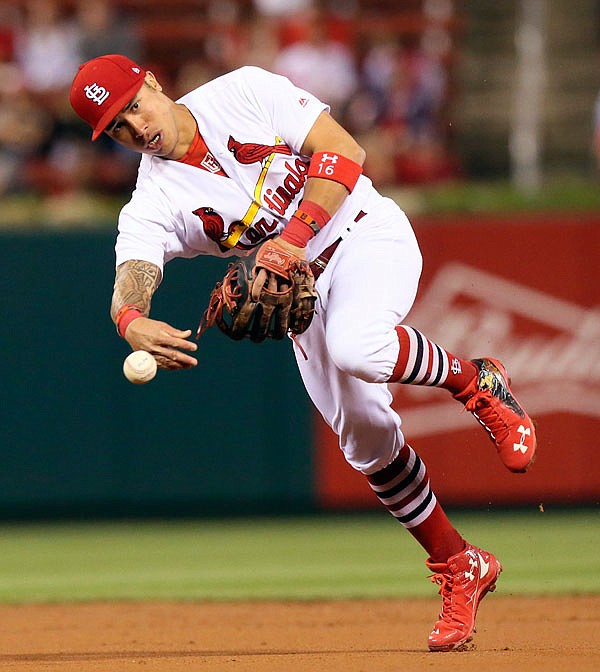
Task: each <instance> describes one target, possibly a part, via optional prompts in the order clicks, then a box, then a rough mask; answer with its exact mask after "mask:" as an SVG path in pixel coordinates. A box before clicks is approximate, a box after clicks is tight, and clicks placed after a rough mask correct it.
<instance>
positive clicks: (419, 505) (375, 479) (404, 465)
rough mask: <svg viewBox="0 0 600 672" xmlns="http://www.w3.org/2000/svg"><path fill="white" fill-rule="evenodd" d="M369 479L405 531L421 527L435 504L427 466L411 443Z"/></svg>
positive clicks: (378, 495)
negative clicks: (417, 526)
mask: <svg viewBox="0 0 600 672" xmlns="http://www.w3.org/2000/svg"><path fill="white" fill-rule="evenodd" d="M367 480H368V481H369V485H370V486H371V488H372V490H373V491H374V492H375V494H376V495H377V497H378V498H379V500H380V501H381V503H382V504H383V505H384V506H385V507H386V509H387V510H388V511H389V512H390V513H391V514H392V516H394V518H396V519H397V520H398V521H399V522H400V523H402V525H404V527H406V528H411V527H415V526H416V525H419V524H421V523H422V522H423V521H424V520H425V519H426V518H427V517H428V516H429V515H430V514H431V512H432V511H433V509H434V507H435V505H436V498H435V495H434V493H433V491H432V490H431V488H430V487H429V477H428V475H427V469H426V468H425V463H424V462H423V461H422V460H421V458H420V457H419V456H418V455H417V454H416V453H415V451H414V450H413V449H412V448H411V447H410V446H409V445H408V444H405V445H404V447H403V448H402V450H401V451H400V453H399V454H398V457H397V458H396V459H395V460H394V461H393V462H392V463H391V464H389V465H388V466H387V467H385V469H382V470H381V471H377V472H375V473H374V474H370V475H368V476H367Z"/></svg>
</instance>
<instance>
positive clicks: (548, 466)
mask: <svg viewBox="0 0 600 672" xmlns="http://www.w3.org/2000/svg"><path fill="white" fill-rule="evenodd" d="M414 225H415V229H416V231H417V235H418V237H419V240H420V243H421V248H422V251H423V256H424V271H423V276H422V280H421V287H420V292H419V296H418V297H417V301H416V302H415V305H414V307H413V310H412V311H411V313H410V315H409V316H408V319H407V320H406V322H407V324H410V325H411V326H414V327H416V328H417V329H419V330H421V331H422V332H423V333H424V334H425V335H426V336H427V337H428V338H429V339H431V340H433V341H435V342H437V343H439V344H440V345H441V346H442V347H444V348H446V349H447V350H448V351H450V352H452V353H455V354H458V355H461V356H463V357H468V358H474V357H479V356H486V355H487V356H493V357H496V358H498V359H500V360H502V361H503V362H504V364H505V365H506V367H507V369H508V371H509V374H510V375H511V377H512V389H513V391H514V393H515V395H516V396H517V398H518V399H519V400H520V401H521V402H522V403H523V404H524V406H525V407H526V408H527V411H528V412H529V414H530V415H531V416H532V417H533V418H534V419H535V420H536V421H537V432H538V444H539V447H538V457H537V460H536V463H535V465H534V466H533V467H532V469H531V471H530V472H528V473H527V474H524V475H523V474H512V473H510V472H508V471H507V470H506V469H505V468H504V467H503V465H502V464H501V463H500V461H499V459H498V458H497V456H496V454H495V448H494V446H493V444H492V443H491V441H490V440H489V439H488V437H487V435H486V433H485V431H484V430H483V429H482V428H481V427H480V426H479V425H478V423H477V422H476V420H475V419H474V418H473V416H472V415H471V414H469V413H467V412H465V411H464V409H463V408H462V406H461V405H460V404H458V403H457V402H456V401H454V400H453V399H452V397H451V396H450V395H449V394H448V393H447V392H445V391H444V390H438V389H431V388H429V387H417V386H411V385H399V384H397V385H393V386H392V391H393V394H394V402H393V405H394V408H396V409H397V410H398V412H399V413H400V415H401V417H402V421H403V423H402V427H403V431H404V434H405V436H406V438H407V440H408V442H409V443H410V444H411V445H412V446H413V447H414V448H415V450H416V451H417V452H418V453H419V454H420V455H421V457H422V458H423V459H424V460H425V462H426V464H427V466H428V469H429V473H430V476H431V481H432V486H433V488H434V490H435V492H436V494H437V495H438V497H439V498H440V499H441V501H442V502H444V503H446V504H455V505H480V506H486V505H498V504H500V505H503V504H532V505H534V504H535V505H542V506H543V505H544V504H545V503H551V502H553V503H561V504H578V503H591V502H598V501H600V308H599V303H600V254H599V252H600V214H598V215H593V216H592V215H590V216H587V217H581V216H577V217H576V216H568V215H559V214H557V215H552V216H548V215H535V216H530V217H524V216H522V215H520V216H518V217H510V218H509V217H494V218H490V217H486V218H485V219H483V218H481V217H474V216H471V217H468V218H462V217H461V218H456V219H446V218H445V219H440V220H429V221H424V220H416V221H415V222H414ZM317 446H318V450H317V460H316V461H317V489H318V495H319V498H320V502H321V503H322V504H323V505H324V506H331V507H340V506H341V507H344V506H348V507H356V506H371V505H373V506H376V503H375V501H374V497H373V495H372V493H371V491H370V488H368V486H367V484H366V482H365V479H364V477H362V476H361V475H360V474H358V473H356V472H355V471H354V470H353V469H352V468H351V467H349V466H348V465H347V464H346V463H345V461H344V459H343V456H342V455H341V453H340V451H339V449H338V447H337V439H336V437H335V436H334V435H333V434H332V433H331V431H330V430H329V428H327V427H326V426H325V425H324V423H323V422H322V421H321V420H320V419H318V420H317Z"/></svg>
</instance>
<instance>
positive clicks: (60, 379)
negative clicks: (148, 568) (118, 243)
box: [0, 232, 313, 518]
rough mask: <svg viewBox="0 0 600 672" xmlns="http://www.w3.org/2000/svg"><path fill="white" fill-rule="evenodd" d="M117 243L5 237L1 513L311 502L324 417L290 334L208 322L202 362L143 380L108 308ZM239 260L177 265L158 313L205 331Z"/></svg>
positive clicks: (99, 236) (158, 300) (204, 509)
mask: <svg viewBox="0 0 600 672" xmlns="http://www.w3.org/2000/svg"><path fill="white" fill-rule="evenodd" d="M113 245H114V235H113V234H112V233H110V232H109V233H48V234H41V235H40V234H36V235H27V234H23V235H20V234H12V233H11V234H8V233H6V234H3V235H0V249H1V252H0V259H1V260H2V264H1V266H2V270H1V277H2V320H1V324H0V343H1V345H2V355H3V366H2V380H1V383H0V395H1V396H0V413H1V416H0V417H1V421H0V454H1V456H2V468H1V469H0V516H1V517H4V518H12V517H28V516H34V517H40V516H42V517H44V516H48V517H54V516H59V515H68V516H77V515H82V516H86V515H119V516H128V515H140V514H151V515H152V514H161V515H162V514H165V515H173V514H198V513H207V514H214V513H227V514H232V513H234V514H238V513H239V514H244V513H253V512H259V513H260V512H273V511H282V512H285V511H301V510H304V509H308V508H310V506H311V504H312V496H313V495H312V485H311V473H312V455H311V452H312V427H311V418H312V414H311V407H310V401H309V399H308V397H307V396H306V393H305V391H304V388H303V386H302V383H301V381H300V378H299V376H298V375H297V372H296V366H295V362H294V358H293V356H292V353H291V345H290V343H289V342H287V339H286V341H283V342H273V343H268V344H263V345H262V346H260V345H256V344H253V343H250V342H247V343H246V342H244V343H233V342H229V341H228V340H227V339H226V338H225V337H224V336H222V335H221V334H220V332H218V331H217V330H216V329H215V330H211V331H209V332H208V333H206V334H205V335H204V336H203V339H202V341H201V344H200V349H199V365H198V367H197V368H196V369H195V370H193V371H184V372H177V373H175V372H161V371H159V374H158V376H157V378H156V379H155V380H154V381H153V382H152V383H151V384H148V385H145V386H134V385H132V384H130V383H129V382H128V381H127V380H126V379H125V378H124V377H123V375H122V372H121V367H122V362H123V359H124V357H125V356H126V355H127V354H128V352H129V347H128V346H127V344H126V343H125V342H124V341H123V340H121V339H120V338H119V337H117V336H116V334H115V333H114V327H113V325H112V323H111V320H110V317H109V305H110V295H111V292H112V283H113V277H114V272H113V259H114V254H113ZM226 263H227V262H225V261H223V260H216V259H212V258H207V259H200V260H197V261H195V262H181V261H174V262H171V263H170V264H169V265H168V267H167V269H166V274H165V281H164V283H163V285H162V286H161V287H160V288H159V290H158V292H157V294H156V296H155V301H154V306H153V314H154V315H156V316H157V317H160V318H161V319H164V320H166V321H169V322H171V323H172V324H174V325H176V326H178V327H181V328H188V327H189V328H192V329H195V328H196V326H197V324H198V321H199V318H200V315H201V312H202V310H203V308H204V305H205V303H206V300H207V297H208V294H209V290H210V289H211V288H212V286H213V285H214V282H215V281H216V279H217V278H219V277H220V276H221V275H222V273H223V270H224V268H225V267H226ZM273 408H276V409H277V411H276V412H275V413H274V412H272V410H271V409H273Z"/></svg>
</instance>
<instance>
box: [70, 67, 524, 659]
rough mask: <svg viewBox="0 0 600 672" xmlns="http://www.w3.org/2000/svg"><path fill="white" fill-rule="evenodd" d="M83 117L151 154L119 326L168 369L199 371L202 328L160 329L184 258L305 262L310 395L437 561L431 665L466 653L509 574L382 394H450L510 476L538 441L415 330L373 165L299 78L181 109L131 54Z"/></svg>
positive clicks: (352, 459) (484, 362)
mask: <svg viewBox="0 0 600 672" xmlns="http://www.w3.org/2000/svg"><path fill="white" fill-rule="evenodd" d="M70 100H71V105H72V107H73V108H74V110H75V111H76V112H77V114H78V115H79V116H80V117H81V118H82V119H83V120H84V121H86V122H87V123H88V124H89V125H90V126H91V127H92V129H93V132H92V139H93V140H95V139H97V138H98V136H99V135H100V134H101V133H106V134H107V135H109V136H110V137H111V138H112V139H113V140H115V141H116V142H118V143H119V144H120V145H122V146H123V147H126V148H129V149H131V150H133V151H135V152H139V153H141V154H142V157H141V161H140V167H139V174H138V179H137V184H136V186H135V190H134V191H133V194H132V196H131V200H130V201H129V202H128V203H127V204H126V205H125V206H124V207H123V209H122V210H121V213H120V216H119V224H118V236H117V240H116V277H115V284H114V293H113V297H112V307H111V315H112V319H113V321H114V323H115V325H116V329H117V331H118V333H119V334H120V335H121V336H122V337H123V338H124V339H125V340H126V341H127V342H128V343H129V345H130V346H131V347H132V349H134V350H146V351H148V352H150V353H152V354H153V355H154V357H155V358H156V361H157V363H158V366H159V367H161V368H164V369H190V368H192V367H194V366H196V363H197V361H196V358H195V356H194V353H195V351H196V350H197V347H198V346H197V343H196V341H195V340H194V339H193V338H192V331H191V330H190V329H179V328H176V327H174V326H172V325H170V324H167V323H165V322H163V321H160V320H159V319H158V318H157V317H154V316H152V317H151V316H150V306H151V301H152V296H153V294H154V292H155V291H156V289H157V288H158V286H159V284H160V282H161V280H162V278H163V272H164V268H165V265H166V263H167V262H169V261H170V260H171V259H173V258H175V257H185V258H190V259H191V258H193V257H198V256H201V255H206V254H210V255H216V256H219V257H229V256H231V255H236V256H238V257H239V256H242V257H243V256H245V255H250V254H253V253H257V257H258V256H260V254H261V250H264V249H265V248H266V246H270V247H269V250H270V251H271V252H272V251H273V250H275V251H277V250H279V251H281V252H282V253H285V254H287V255H291V256H292V257H294V258H299V259H306V260H309V261H310V262H311V268H312V269H313V272H314V276H315V278H316V284H315V289H316V293H317V295H318V297H317V299H316V309H315V312H314V316H313V319H312V323H311V324H310V326H309V327H308V329H307V330H306V331H305V332H304V333H301V334H299V335H296V336H295V337H294V339H293V342H291V343H292V345H291V347H292V348H293V351H294V353H295V356H296V360H297V364H298V368H299V371H300V375H301V376H302V380H303V382H304V385H305V386H306V389H307V391H308V394H309V395H310V397H311V399H312V400H313V402H314V404H315V406H316V407H317V408H318V410H319V411H320V413H321V414H322V415H323V417H324V418H325V420H326V421H327V423H328V424H329V425H330V426H331V427H332V428H333V430H334V431H335V433H336V434H337V436H338V437H339V443H340V448H341V450H342V451H343V453H344V456H345V458H346V460H347V461H348V462H349V463H350V465H351V466H352V467H354V468H355V469H357V470H358V471H359V472H361V473H362V474H364V475H365V477H366V479H367V481H368V482H369V484H370V486H371V488H372V489H373V491H374V493H375V495H376V496H377V497H378V498H379V499H380V500H381V502H382V504H383V505H384V506H385V507H386V508H387V509H388V510H389V511H390V512H391V514H392V515H393V516H394V517H395V518H397V520H398V521H399V522H400V523H401V524H402V525H403V526H404V527H405V528H406V529H407V530H408V531H409V532H410V533H411V534H412V535H413V536H414V538H415V539H416V541H417V542H418V543H419V544H420V545H421V546H422V547H423V549H424V550H425V552H426V553H427V556H428V557H427V559H426V561H425V562H426V565H427V567H428V568H429V569H430V570H431V572H432V574H433V575H432V577H431V578H432V580H433V581H434V582H435V583H437V584H439V587H440V588H439V591H440V594H441V596H442V608H441V612H440V614H439V618H438V620H437V622H436V623H435V625H434V627H433V630H432V631H431V634H430V635H429V648H430V649H431V650H432V651H449V650H451V649H455V648H457V647H461V646H463V645H464V644H465V643H466V642H468V641H470V639H471V638H472V634H473V631H474V628H475V617H476V614H477V609H478V606H479V603H480V601H481V599H482V598H483V597H484V596H485V595H486V593H487V592H488V591H492V590H494V589H495V586H496V581H497V579H498V577H499V575H500V572H501V571H502V566H501V564H500V562H499V561H498V560H497V559H496V557H495V556H494V555H493V554H492V553H490V552H489V551H485V550H483V549H481V548H478V547H476V546H474V545H472V544H471V543H469V542H467V541H466V540H465V539H463V537H462V536H461V534H460V533H459V532H458V531H457V530H456V529H455V528H454V527H453V526H452V524H451V523H450V521H449V520H448V518H447V517H446V515H445V513H444V511H443V509H442V507H441V506H440V504H439V502H438V501H437V500H436V497H435V494H434V492H433V490H432V488H431V486H430V482H429V478H428V475H427V470H426V467H425V464H424V463H423V461H422V460H421V459H420V458H419V456H418V455H417V454H416V452H415V451H414V450H413V448H411V446H410V445H409V444H408V443H407V442H406V440H405V438H404V435H403V433H402V429H401V420H400V417H399V416H398V414H397V413H396V412H395V411H394V410H392V408H391V407H390V404H391V401H392V397H391V394H390V391H389V389H388V383H392V382H400V383H405V384H412V385H429V386H434V387H442V388H444V389H446V390H448V392H449V393H450V394H452V395H453V396H454V398H455V399H456V400H457V401H459V402H460V403H461V404H463V405H464V406H465V407H466V409H467V410H468V411H470V412H471V413H472V414H473V415H474V416H475V417H476V418H477V420H478V421H479V422H480V423H481V424H482V425H483V426H484V427H485V429H486V430H487V431H488V433H489V435H490V437H491V439H492V442H493V443H494V444H495V447H496V450H497V453H498V455H499V457H500V459H501V460H502V462H503V463H504V464H505V465H506V467H507V468H508V469H509V470H511V471H513V472H524V471H526V470H527V468H528V467H529V466H530V465H531V463H532V461H533V458H534V455H535V450H536V437H535V430H534V427H533V424H532V422H531V420H530V418H529V417H528V415H527V413H526V412H525V411H524V410H523V407H522V406H521V404H520V403H519V402H518V401H517V400H516V399H515V397H514V395H513V394H512V392H511V390H510V388H509V382H508V376H507V373H506V370H505V368H504V366H503V365H502V364H501V363H500V362H499V361H497V360H495V359H492V358H490V357H482V358H479V359H474V360H468V359H463V358H462V357H460V356H458V355H456V354H452V353H450V352H447V351H446V350H445V349H444V348H443V347H442V346H440V345H438V344H436V343H433V342H431V341H430V340H429V339H428V338H427V336H426V335H425V334H422V333H420V332H419V331H417V330H416V329H414V328H412V327H410V326H409V325H408V324H406V323H405V319H406V317H407V315H408V313H409V310H410V308H411V306H412V304H413V301H414V299H415V295H416V292H417V285H418V282H419V276H420V272H421V254H420V251H419V246H418V244H417V241H416V239H415V235H414V233H413V230H412V228H411V225H410V223H409V221H408V219H407V217H406V215H405V214H404V212H403V211H402V210H401V209H400V208H399V207H398V205H397V204H396V203H394V202H393V201H392V200H390V199H389V198H385V197H383V196H382V195H380V194H379V193H378V192H377V191H376V190H375V189H374V187H373V185H372V184H371V181H370V180H369V178H368V177H367V176H366V175H365V174H363V172H362V164H363V161H364V158H365V154H364V151H363V150H362V148H361V147H360V146H359V145H358V144H357V143H356V141H355V140H354V139H353V138H352V137H351V136H350V135H349V134H348V133H347V132H346V131H345V130H344V129H343V128H342V127H341V126H339V125H338V124H337V123H336V122H335V121H334V120H333V119H332V117H331V116H330V115H329V110H328V107H327V105H326V104H325V103H323V102H321V101H319V100H317V99H316V98H315V97H314V96H313V95H311V94H310V93H309V92H308V91H305V90H302V89H299V88H297V87H296V86H294V85H293V84H292V83H291V82H290V81H289V80H288V79H286V78H284V77H281V76H278V75H274V74H272V73H269V72H267V71H265V70H262V69H260V68H256V67H242V68H240V69H238V70H236V71H233V72H231V73H228V74H226V75H223V76H221V77H219V78H217V79H215V80H213V81H211V82H208V83H206V84H203V85H202V86H200V87H199V88H197V89H195V90H193V91H191V92H190V93H188V94H186V95H184V96H183V97H182V98H180V99H179V100H177V101H174V100H172V99H171V98H169V97H168V96H167V95H165V93H164V92H163V91H162V87H161V84H160V83H159V82H158V81H157V79H156V77H155V76H154V75H153V74H152V72H150V71H145V70H144V68H142V67H141V66H140V65H138V64H136V63H134V62H132V61H130V60H129V59H128V58H126V57H124V56H121V55H116V54H112V55H106V56H101V57H99V58H95V59H93V60H91V61H88V62H86V63H84V64H83V65H81V66H80V68H79V71H78V72H77V74H76V75H75V78H74V81H73V85H72V88H71V94H70Z"/></svg>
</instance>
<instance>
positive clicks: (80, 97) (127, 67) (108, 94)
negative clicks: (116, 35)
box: [70, 54, 146, 140]
mask: <svg viewBox="0 0 600 672" xmlns="http://www.w3.org/2000/svg"><path fill="white" fill-rule="evenodd" d="M145 76H146V71H145V70H144V69H143V68H140V66H139V65H137V63H134V62H133V61H132V60H131V59H130V58H127V56H123V55H122V54H107V55H106V56H98V57H97V58H93V59H92V60H91V61H87V62H86V63H82V64H81V65H80V66H79V70H78V71H77V74H76V75H75V78H74V79H73V84H72V86H71V94H70V101H71V106H72V107H73V109H74V110H75V112H76V113H77V114H78V115H79V116H80V117H81V118H82V119H83V120H84V121H86V122H87V123H88V124H89V125H90V126H91V127H92V129H93V132H92V140H96V139H97V138H98V137H99V136H100V134H101V133H102V132H103V131H104V130H105V129H106V127H107V126H108V124H109V123H110V122H111V120H112V119H114V117H115V116H116V115H117V114H119V112H120V111H121V110H122V109H123V107H125V105H126V104H127V103H128V102H129V101H130V100H131V99H132V98H133V97H134V96H135V94H136V93H137V91H138V90H139V89H140V87H141V86H142V84H143V83H144V79H145Z"/></svg>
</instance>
